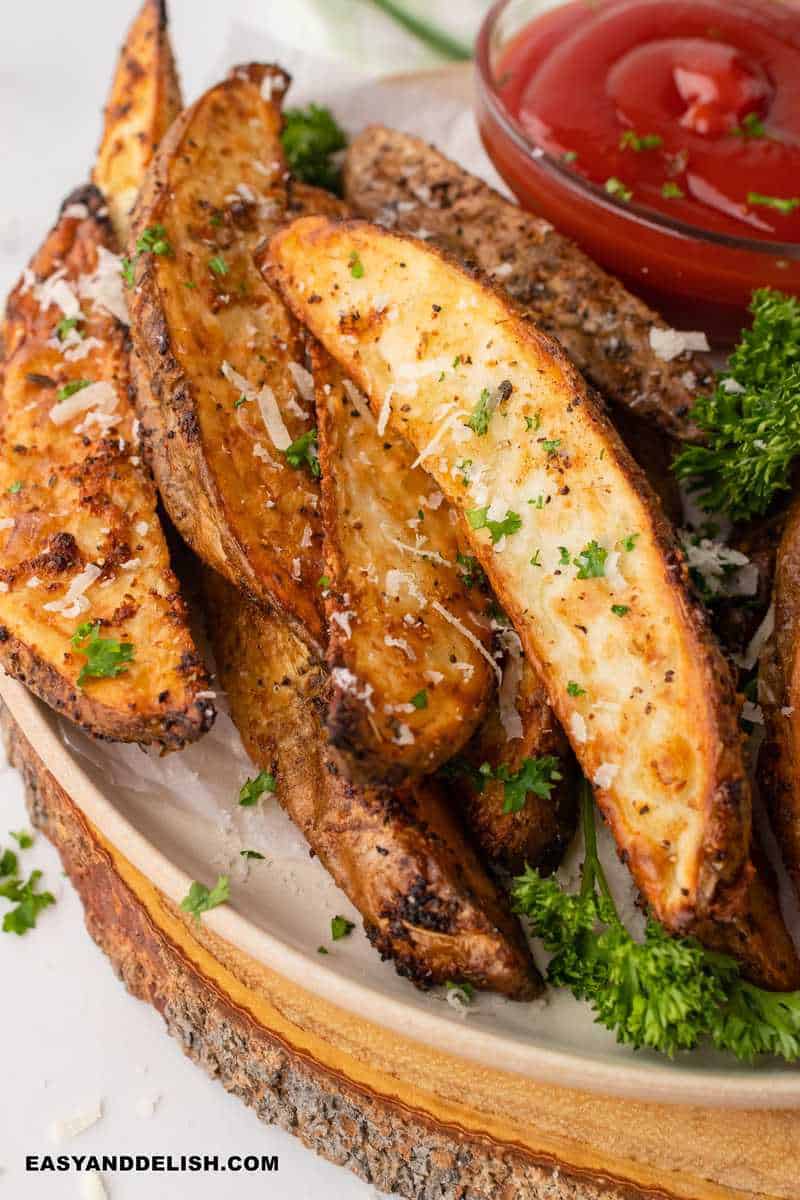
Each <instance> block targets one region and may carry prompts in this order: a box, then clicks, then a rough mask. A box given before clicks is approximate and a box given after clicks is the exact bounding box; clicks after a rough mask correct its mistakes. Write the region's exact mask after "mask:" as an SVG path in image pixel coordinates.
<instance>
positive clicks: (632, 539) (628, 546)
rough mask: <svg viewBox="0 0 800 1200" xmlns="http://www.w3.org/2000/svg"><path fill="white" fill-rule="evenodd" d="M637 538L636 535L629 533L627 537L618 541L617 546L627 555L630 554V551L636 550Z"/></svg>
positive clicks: (637, 535)
mask: <svg viewBox="0 0 800 1200" xmlns="http://www.w3.org/2000/svg"><path fill="white" fill-rule="evenodd" d="M638 538H639V534H638V533H629V534H628V536H627V537H624V538H621V539H620V541H619V543H618V545H620V546H621V547H622V549H623V550H626V551H627V552H628V554H630V553H631V551H633V550H635V549H636V542H637V540H638Z"/></svg>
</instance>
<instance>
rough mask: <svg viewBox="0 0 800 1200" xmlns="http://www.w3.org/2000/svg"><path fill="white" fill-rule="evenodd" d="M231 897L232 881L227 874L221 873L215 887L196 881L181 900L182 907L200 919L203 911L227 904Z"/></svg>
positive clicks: (196, 918)
mask: <svg viewBox="0 0 800 1200" xmlns="http://www.w3.org/2000/svg"><path fill="white" fill-rule="evenodd" d="M230 898H231V881H230V879H229V877H228V876H227V875H219V876H217V882H216V883H215V884H214V886H213V888H207V887H206V885H205V884H204V883H197V882H194V883H193V884H192V886H191V887H190V888H189V892H188V894H187V895H186V896H184V898H183V900H181V908H182V909H183V911H184V912H187V913H191V915H192V916H193V917H194V919H195V920H196V921H199V920H200V917H201V916H202V915H203V913H207V912H210V911H211V909H212V908H218V907H219V905H220V904H226V903H227V902H228V900H230Z"/></svg>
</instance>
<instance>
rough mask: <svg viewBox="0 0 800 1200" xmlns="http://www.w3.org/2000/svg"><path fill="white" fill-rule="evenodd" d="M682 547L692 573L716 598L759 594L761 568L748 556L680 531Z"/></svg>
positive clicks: (723, 545) (709, 539)
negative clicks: (700, 579) (694, 573)
mask: <svg viewBox="0 0 800 1200" xmlns="http://www.w3.org/2000/svg"><path fill="white" fill-rule="evenodd" d="M680 540H681V545H682V547H683V552H684V554H685V555H686V562H687V565H688V566H689V569H690V570H694V571H697V573H698V574H699V575H700V577H701V578H702V580H703V583H704V584H705V586H706V587H707V588H708V590H709V591H710V592H713V593H714V595H724V596H754V595H755V594H756V592H757V591H758V567H757V566H756V565H755V563H751V562H750V559H749V558H748V557H747V555H746V554H742V553H741V552H740V551H739V550H732V549H731V548H730V547H729V546H726V545H725V543H724V542H720V541H715V540H712V539H711V538H701V539H700V541H699V542H696V541H695V539H694V538H693V536H692V534H690V533H688V532H687V531H686V530H681V532H680Z"/></svg>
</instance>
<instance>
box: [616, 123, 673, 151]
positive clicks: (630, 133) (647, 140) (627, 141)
mask: <svg viewBox="0 0 800 1200" xmlns="http://www.w3.org/2000/svg"><path fill="white" fill-rule="evenodd" d="M663 145H664V139H663V138H662V137H661V135H660V134H658V133H645V134H643V135H642V136H640V135H639V134H638V133H636V132H635V131H634V130H633V129H626V130H625V132H624V133H623V135H622V137H621V138H620V139H619V148H620V150H635V151H636V153H637V154H641V152H642V150H660V149H661V147H662V146H663Z"/></svg>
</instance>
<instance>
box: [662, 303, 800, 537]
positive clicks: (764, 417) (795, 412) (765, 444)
mask: <svg viewBox="0 0 800 1200" xmlns="http://www.w3.org/2000/svg"><path fill="white" fill-rule="evenodd" d="M750 311H751V312H752V314H753V325H752V328H751V329H748V330H745V332H744V333H743V334H742V340H741V342H740V343H739V345H738V346H737V348H736V350H735V351H734V352H733V354H732V355H731V357H730V360H729V362H728V367H727V370H726V371H725V372H723V374H721V375H720V377H719V379H718V381H717V387H716V389H715V391H714V392H713V393H712V394H711V395H710V396H701V397H699V398H698V399H697V401H696V402H695V405H694V408H693V409H692V414H691V415H692V417H693V419H694V421H695V422H696V424H697V425H698V426H699V427H700V429H701V430H702V431H703V432H704V433H705V435H706V445H704V446H688V447H687V448H686V449H685V450H683V451H682V452H681V453H680V454H679V455H678V457H677V458H676V459H675V462H674V470H675V473H676V474H677V476H678V478H679V479H682V480H685V481H686V482H687V483H688V485H689V487H690V488H692V489H693V490H694V491H696V492H697V500H698V502H699V504H700V506H701V507H702V508H704V509H706V510H707V511H709V512H720V513H726V514H727V515H728V516H729V517H731V519H732V520H734V521H745V520H747V519H748V518H750V517H754V516H759V515H761V514H762V513H765V512H766V511H767V509H768V508H769V506H770V504H771V502H772V500H773V499H774V497H775V495H776V494H777V493H778V492H782V491H787V490H788V489H789V487H790V486H791V468H792V464H793V462H794V460H795V458H796V457H797V455H798V453H800V301H798V300H797V299H796V298H795V297H794V296H785V295H783V294H782V293H781V292H776V291H772V290H770V289H768V288H764V289H762V290H761V291H757V292H755V294H754V295H753V300H752V304H751V306H750Z"/></svg>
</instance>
